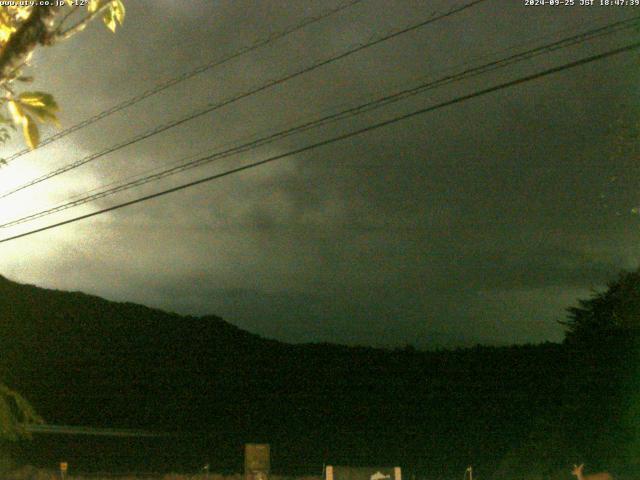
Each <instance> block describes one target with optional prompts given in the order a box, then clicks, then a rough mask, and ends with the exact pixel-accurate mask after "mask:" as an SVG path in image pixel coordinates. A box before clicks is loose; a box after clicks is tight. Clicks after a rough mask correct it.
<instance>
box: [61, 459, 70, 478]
mask: <svg viewBox="0 0 640 480" xmlns="http://www.w3.org/2000/svg"><path fill="white" fill-rule="evenodd" d="M68 470H69V464H68V463H67V462H60V476H61V477H62V478H64V477H65V476H66V475H67V471H68Z"/></svg>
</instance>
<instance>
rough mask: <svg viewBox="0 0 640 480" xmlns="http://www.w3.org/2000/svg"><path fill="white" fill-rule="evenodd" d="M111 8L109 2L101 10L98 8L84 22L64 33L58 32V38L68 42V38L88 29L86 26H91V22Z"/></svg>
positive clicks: (81, 21)
mask: <svg viewBox="0 0 640 480" xmlns="http://www.w3.org/2000/svg"><path fill="white" fill-rule="evenodd" d="M109 6H110V4H109V2H106V3H104V4H102V5H101V6H100V8H98V9H97V10H96V11H95V12H92V13H90V14H89V15H87V16H86V17H84V18H83V19H82V20H80V21H79V22H78V23H76V24H75V25H74V26H72V27H69V28H67V29H66V30H65V31H64V32H57V33H56V38H60V39H62V40H66V39H67V38H69V37H71V36H73V35H75V34H76V33H78V32H81V31H82V30H84V29H85V28H86V26H87V25H88V24H89V22H91V20H93V19H94V18H96V17H97V16H98V15H100V14H101V13H102V12H104V11H105V10H106V9H107V7H109ZM60 26H62V25H60Z"/></svg>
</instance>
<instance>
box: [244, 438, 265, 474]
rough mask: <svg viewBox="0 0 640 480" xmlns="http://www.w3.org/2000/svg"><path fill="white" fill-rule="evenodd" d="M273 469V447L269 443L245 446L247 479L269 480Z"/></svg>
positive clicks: (245, 472)
mask: <svg viewBox="0 0 640 480" xmlns="http://www.w3.org/2000/svg"><path fill="white" fill-rule="evenodd" d="M270 470H271V447H270V445H269V444H268V443H247V444H245V446H244V474H245V477H246V479H247V480H267V478H268V476H269V472H270Z"/></svg>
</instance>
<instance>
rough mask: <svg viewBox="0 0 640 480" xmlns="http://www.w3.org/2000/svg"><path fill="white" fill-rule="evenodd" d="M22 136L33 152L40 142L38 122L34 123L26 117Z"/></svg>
mask: <svg viewBox="0 0 640 480" xmlns="http://www.w3.org/2000/svg"><path fill="white" fill-rule="evenodd" d="M22 134H23V135H24V138H25V140H26V141H27V145H28V146H29V148H30V149H31V150H33V149H34V148H36V147H37V146H38V143H39V142H40V132H39V131H38V125H36V122H34V121H33V119H32V118H31V117H30V116H29V115H26V116H25V117H24V121H23V122H22Z"/></svg>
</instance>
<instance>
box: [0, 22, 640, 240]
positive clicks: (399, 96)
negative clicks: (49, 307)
mask: <svg viewBox="0 0 640 480" xmlns="http://www.w3.org/2000/svg"><path fill="white" fill-rule="evenodd" d="M638 20H640V16H637V17H633V18H630V19H627V20H622V21H618V22H614V23H612V24H609V25H605V26H602V27H598V28H595V29H592V30H589V31H587V32H583V33H580V34H578V35H574V36H571V37H567V38H563V39H560V40H557V41H555V42H551V43H548V44H545V45H542V46H539V47H536V48H533V49H530V50H527V51H525V52H521V53H517V54H514V55H511V56H509V57H506V58H502V59H499V60H495V61H492V62H489V63H486V64H483V65H480V66H477V67H474V68H470V69H467V70H464V71H463V72H460V73H457V74H454V75H447V76H444V77H442V78H440V79H438V80H434V81H430V82H427V83H422V84H420V85H418V86H416V87H413V88H410V89H405V90H402V91H400V92H396V93H394V94H391V95H387V96H384V97H381V98H378V99H375V100H372V101H369V102H366V103H364V104H361V105H358V106H356V107H352V108H349V109H346V110H343V111H341V112H338V113H334V114H330V115H327V116H324V117H321V118H319V119H316V120H313V121H309V122H306V123H303V124H302V125H298V126H296V127H293V128H288V129H285V130H282V131H280V132H277V133H274V134H270V135H267V136H263V137H261V138H258V139H256V140H253V141H251V142H248V143H244V144H242V145H239V146H235V147H233V148H230V149H226V150H223V151H219V152H216V153H213V154H210V155H207V156H205V157H203V158H197V159H195V160H192V161H189V162H187V163H183V164H180V165H177V166H174V167H171V168H168V169H164V170H161V171H160V172H157V173H152V174H149V175H145V176H142V177H140V178H137V179H135V180H132V181H130V182H127V183H124V184H120V185H117V186H115V187H112V188H109V189H106V190H103V191H101V192H97V193H94V194H90V195H85V196H82V197H80V198H77V199H75V200H70V201H67V202H65V203H62V204H60V205H58V206H55V207H52V208H49V209H46V210H42V211H38V212H35V213H32V214H29V215H26V216H24V217H21V218H18V219H15V220H11V221H9V222H6V223H4V224H0V228H7V227H12V226H15V225H19V224H22V223H25V222H28V221H32V220H35V219H37V218H42V217H45V216H48V215H51V214H54V213H58V212H61V211H64V210H68V209H70V208H73V207H77V206H80V205H84V204H86V203H89V202H91V201H94V200H98V199H100V198H104V197H107V196H111V195H114V194H116V193H120V192H123V191H126V190H129V189H131V188H135V187H138V186H141V185H144V184H146V183H149V182H152V181H157V180H160V179H162V178H165V177H167V176H170V175H174V174H176V173H180V172H184V171H186V170H190V169H192V168H196V167H199V166H202V165H205V164H208V163H210V162H213V161H215V160H219V159H222V158H227V157H230V156H233V155H237V154H239V153H244V152H247V151H249V150H253V149H255V148H258V147H260V146H263V145H265V144H268V143H272V142H274V141H276V140H279V139H282V138H285V137H289V136H291V135H294V134H297V133H301V132H304V131H307V130H310V129H312V128H316V127H319V126H322V125H326V124H329V123H333V122H336V121H339V120H343V119H345V118H349V117H352V116H356V115H359V114H362V113H366V112H369V111H371V110H374V109H377V108H381V107H383V106H386V105H389V104H391V103H394V102H398V101H400V100H404V99H406V98H409V97H411V96H414V95H418V94H420V93H424V92H425V91H428V90H431V89H433V88H436V87H440V86H442V85H445V84H449V83H453V82H455V81H460V80H463V79H467V78H471V77H474V76H476V75H480V74H483V73H486V72H490V71H493V70H496V69H498V68H504V67H506V66H509V65H512V64H514V63H516V62H520V61H523V60H528V59H531V58H534V57H536V56H538V55H542V54H544V53H550V52H553V51H555V50H558V49H561V48H566V47H569V46H572V45H575V44H578V43H582V42H584V41H586V40H592V39H594V38H598V37H601V36H603V35H609V34H612V33H615V32H619V31H621V30H624V29H628V28H631V27H634V26H635V25H636V24H637V22H638ZM156 170H157V169H156Z"/></svg>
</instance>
